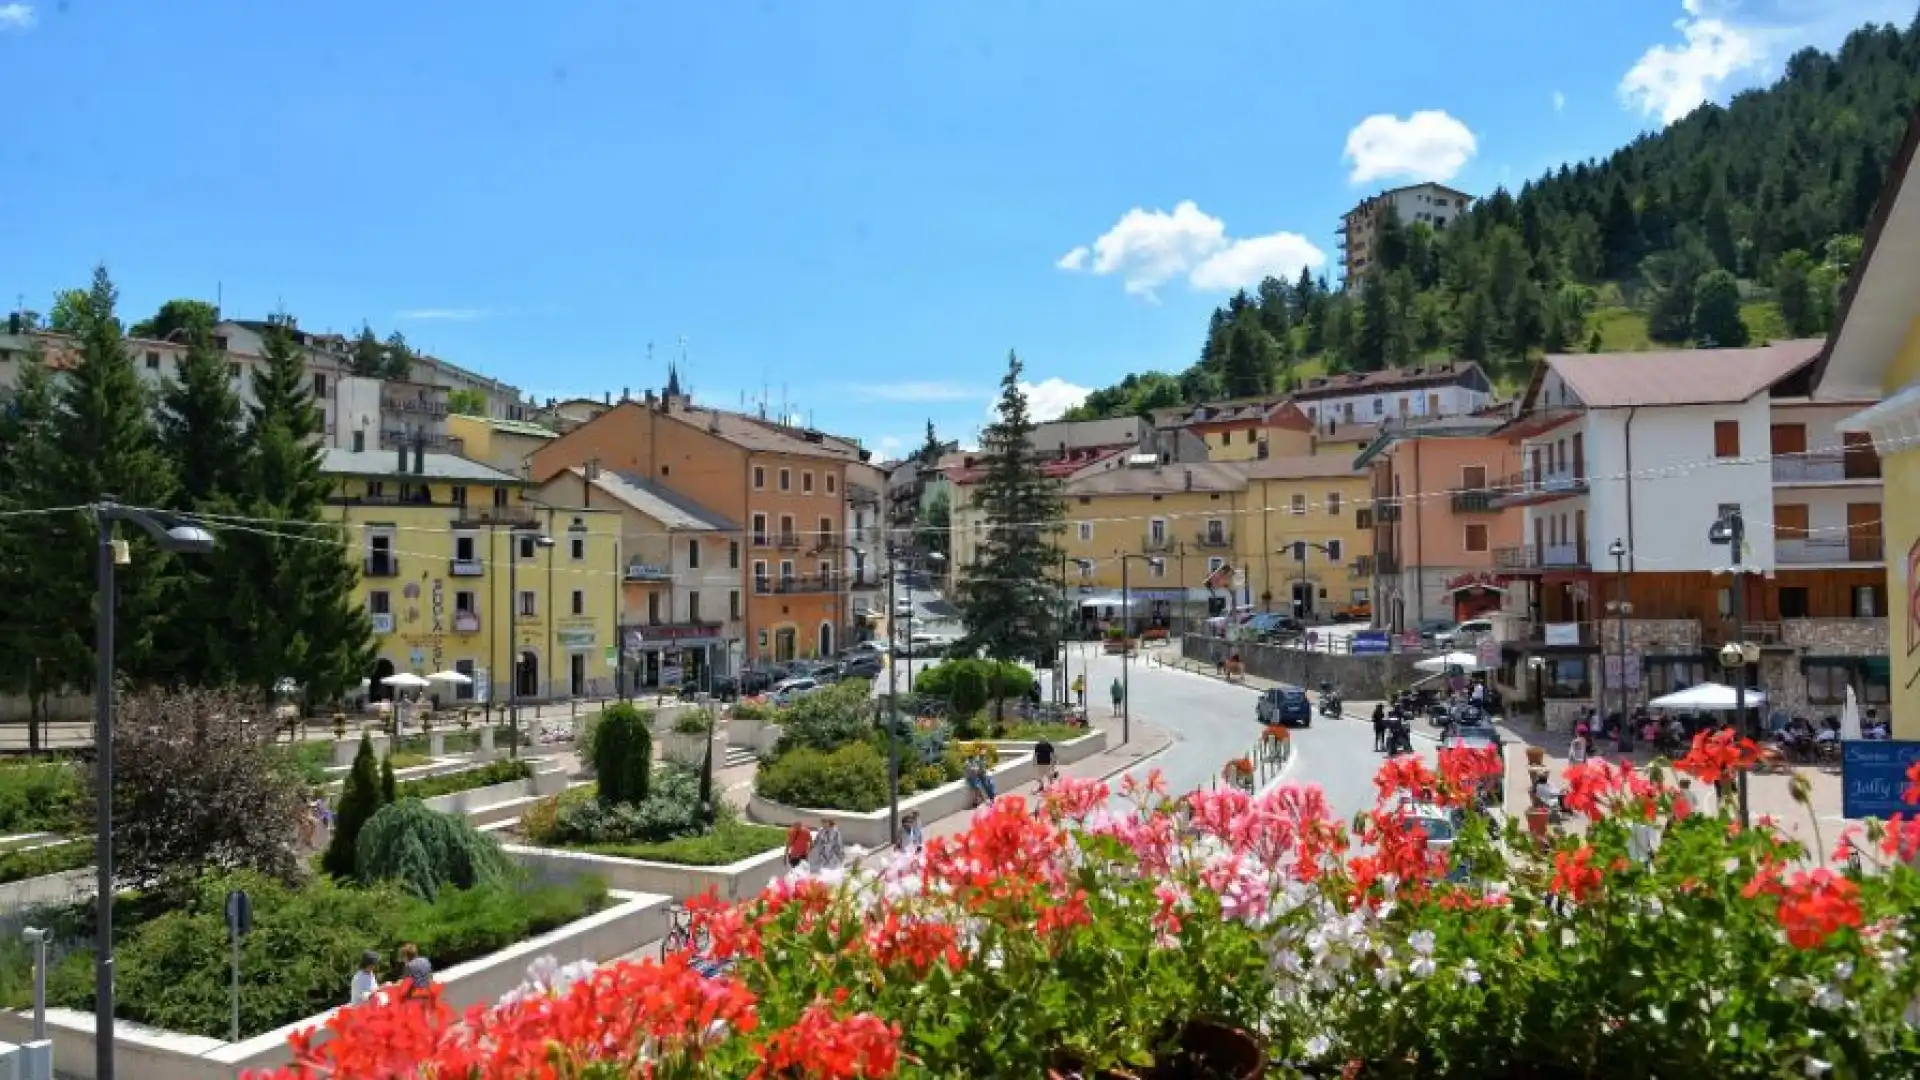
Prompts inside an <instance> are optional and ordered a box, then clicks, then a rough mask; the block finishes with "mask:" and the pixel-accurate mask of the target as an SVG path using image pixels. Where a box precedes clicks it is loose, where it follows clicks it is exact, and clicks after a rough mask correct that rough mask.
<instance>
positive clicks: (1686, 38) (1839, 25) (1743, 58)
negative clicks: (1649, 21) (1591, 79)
mask: <svg viewBox="0 0 1920 1080" xmlns="http://www.w3.org/2000/svg"><path fill="white" fill-rule="evenodd" d="M1680 10H1681V15H1680V18H1678V19H1676V20H1674V24H1673V26H1674V29H1675V30H1676V31H1678V34H1679V39H1680V40H1679V41H1677V42H1664V43H1661V44H1657V45H1654V46H1652V47H1651V48H1649V49H1648V50H1647V51H1646V52H1645V53H1643V54H1641V56H1640V59H1639V60H1637V61H1635V62H1634V65H1633V66H1632V67H1631V68H1629V69H1628V70H1627V73H1626V74H1625V75H1623V76H1621V78H1620V85H1619V87H1618V92H1619V95H1620V100H1621V102H1622V104H1624V105H1625V106H1626V107H1627V108H1629V109H1631V110H1633V111H1635V112H1638V113H1640V114H1642V115H1644V116H1657V117H1659V118H1660V122H1661V123H1662V124H1663V125H1664V124H1671V123H1673V122H1674V121H1675V120H1679V119H1680V118H1682V117H1684V116H1686V115H1687V114H1688V113H1690V112H1692V111H1693V110H1694V109H1696V108H1698V107H1699V106H1700V105H1701V104H1702V103H1703V102H1707V101H1712V100H1716V99H1718V98H1720V97H1722V96H1723V95H1724V94H1726V93H1727V92H1729V91H1732V90H1738V89H1741V88H1742V87H1744V86H1749V85H1753V84H1755V83H1757V82H1759V81H1760V79H1761V78H1762V77H1763V76H1766V75H1767V74H1769V73H1770V72H1771V70H1772V68H1773V61H1774V60H1775V59H1776V58H1780V57H1784V56H1787V55H1788V54H1790V53H1792V52H1793V51H1795V50H1797V49H1801V48H1804V47H1806V46H1809V45H1811V46H1816V47H1819V48H1832V47H1834V46H1836V45H1838V44H1839V43H1840V42H1841V40H1842V39H1844V38H1845V37H1846V35H1847V34H1848V33H1850V32H1852V31H1853V29H1854V28H1856V27H1858V26H1860V25H1861V24H1862V23H1866V22H1893V23H1895V24H1897V25H1899V26H1905V25H1906V24H1907V23H1908V22H1910V21H1911V20H1912V18H1913V4H1912V2H1911V0H1681V4H1680Z"/></svg>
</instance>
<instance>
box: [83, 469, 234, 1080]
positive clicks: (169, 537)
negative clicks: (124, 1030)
mask: <svg viewBox="0 0 1920 1080" xmlns="http://www.w3.org/2000/svg"><path fill="white" fill-rule="evenodd" d="M93 520H94V525H95V526H96V528H97V529H98V531H99V551H98V558H97V560H96V562H95V564H94V594H95V603H96V604H97V605H98V616H97V618H96V621H95V624H94V643H93V649H94V660H95V662H96V664H97V665H98V667H97V669H96V670H95V672H94V676H93V679H94V687H93V750H94V786H95V788H96V790H97V795H96V797H95V799H94V802H95V810H94V815H95V817H94V829H95V832H94V853H93V855H94V868H95V872H96V875H97V876H96V878H95V882H96V885H95V893H94V898H93V910H94V927H93V942H94V943H93V1018H94V1019H93V1024H94V1028H93V1030H94V1038H93V1061H94V1065H93V1069H94V1073H93V1074H94V1076H96V1077H99V1078H100V1080H113V667H114V660H113V647H114V646H113V634H114V629H115V627H114V621H115V618H116V610H115V609H116V605H115V603H114V601H115V599H116V596H117V593H118V586H117V585H116V584H115V581H114V568H115V567H117V566H122V565H125V564H127V563H130V562H132V561H133V558H132V554H131V552H129V551H128V549H127V544H126V541H124V540H119V539H116V538H115V537H114V535H113V532H114V525H115V524H116V523H118V522H122V521H125V522H127V523H129V524H132V525H137V526H139V527H140V530H141V531H142V532H144V533H146V534H147V535H148V536H150V537H152V538H153V540H154V542H155V543H157V544H159V545H160V550H161V551H167V552H172V553H174V554H176V555H205V554H207V553H209V552H211V551H212V550H213V534H212V533H210V532H208V531H207V530H205V529H203V528H200V527H199V526H197V525H190V524H178V523H176V524H168V523H167V522H165V521H162V520H161V519H159V518H156V517H154V516H153V515H151V514H148V513H146V512H145V511H142V510H136V509H134V508H133V507H130V506H121V505H120V504H118V503H116V502H115V501H114V499H113V496H111V495H102V496H100V501H99V502H97V503H95V504H94V506H93Z"/></svg>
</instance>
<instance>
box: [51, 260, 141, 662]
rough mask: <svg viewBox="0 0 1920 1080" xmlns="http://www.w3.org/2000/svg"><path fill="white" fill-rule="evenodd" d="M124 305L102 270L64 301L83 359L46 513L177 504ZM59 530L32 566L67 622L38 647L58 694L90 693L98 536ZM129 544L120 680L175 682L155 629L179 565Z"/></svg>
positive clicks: (60, 397) (84, 528)
mask: <svg viewBox="0 0 1920 1080" xmlns="http://www.w3.org/2000/svg"><path fill="white" fill-rule="evenodd" d="M118 301H119V295H118V293H117V291H116V290H115V289H114V286H113V281H112V279H111V278H109V277H108V275H107V270H106V267H104V266H102V267H99V268H98V269H96V270H95V271H94V274H93V283H92V285H91V286H90V287H89V288H88V289H87V290H86V291H85V292H84V293H82V294H81V295H80V296H79V297H77V298H75V297H72V296H67V297H66V298H65V302H66V303H67V305H68V307H69V316H68V318H69V320H70V325H71V326H72V327H73V334H74V347H75V349H76V353H77V355H76V358H75V362H74V364H73V365H72V366H71V367H70V368H68V369H67V371H66V373H65V378H64V379H62V380H61V381H60V385H59V389H58V391H57V393H56V400H57V401H58V406H57V413H56V418H55V421H54V438H53V442H52V454H51V455H50V459H49V461H48V465H47V470H46V474H45V477H46V490H45V491H44V492H43V497H44V498H45V499H46V500H47V502H46V505H50V506H83V505H87V504H90V503H93V502H96V501H97V500H99V499H100V497H101V496H102V495H111V496H113V497H114V498H115V499H116V500H117V501H119V502H121V503H123V504H125V505H128V506H140V507H151V508H165V507H168V506H170V505H172V503H173V498H174V483H173V475H172V470H171V468H170V467H169V463H168V461H167V456H166V454H165V452H164V451H163V450H162V449H161V447H160V440H159V438H158V436H157V435H156V433H155V431H154V424H153V399H152V396H151V395H150V394H149V393H148V392H147V388H146V386H145V385H144V384H142V383H141V381H140V374H139V371H138V369H136V368H135V366H134V361H133V356H132V355H131V354H130V353H129V352H128V351H127V349H126V345H125V342H124V339H123V338H122V336H121V331H120V320H119V318H118V317H117V315H116V314H115V307H116V305H117V303H118ZM60 524H61V526H62V529H61V532H60V533H59V535H58V536H57V537H56V538H54V539H55V542H53V543H51V544H49V545H47V546H46V548H45V549H43V550H41V551H40V552H39V553H38V554H37V556H36V558H35V560H34V574H35V577H36V578H37V579H38V580H39V585H40V587H42V588H44V589H45V590H46V597H45V601H46V603H47V604H48V607H49V610H53V611H60V612H63V613H64V614H63V618H62V619H61V621H60V624H59V625H58V627H57V628H55V629H54V632H53V633H51V634H49V635H48V636H47V637H46V638H45V639H43V641H42V642H41V643H40V657H41V660H42V664H43V667H44V668H45V669H46V674H47V676H48V678H50V679H51V681H52V684H53V685H55V686H65V687H74V688H78V687H85V686H92V685H93V681H94V656H93V632H94V617H95V604H94V548H95V537H96V536H97V535H98V528H97V526H96V525H95V523H94V520H93V516H92V515H91V514H90V513H86V512H75V513H69V514H66V515H62V517H61V519H60ZM126 539H128V540H129V541H131V543H132V547H133V552H134V554H133V558H132V561H131V562H130V563H128V564H127V565H124V566H121V567H120V568H119V571H118V574H117V581H118V584H119V596H118V598H117V604H118V614H119V619H118V624H117V625H118V634H117V636H116V640H115V655H116V660H117V667H118V671H119V672H120V673H122V674H124V675H126V676H128V677H130V678H132V679H133V680H134V681H136V682H143V681H146V680H148V679H151V678H160V677H172V676H173V675H174V674H175V673H174V672H173V671H171V670H169V669H168V668H167V665H165V663H164V662H161V661H160V660H159V658H157V657H156V656H155V653H154V630H155V627H156V626H158V625H159V623H160V620H161V619H162V618H164V617H166V615H167V613H168V609H169V600H170V599H171V589H170V587H169V583H168V579H169V577H171V576H172V572H173V565H172V564H173V562H174V558H173V556H170V555H168V554H166V553H165V552H162V551H160V550H159V549H158V548H157V547H156V546H154V545H153V544H151V543H149V542H147V541H145V540H144V539H143V538H142V537H139V536H135V535H133V534H130V533H129V534H127V535H126Z"/></svg>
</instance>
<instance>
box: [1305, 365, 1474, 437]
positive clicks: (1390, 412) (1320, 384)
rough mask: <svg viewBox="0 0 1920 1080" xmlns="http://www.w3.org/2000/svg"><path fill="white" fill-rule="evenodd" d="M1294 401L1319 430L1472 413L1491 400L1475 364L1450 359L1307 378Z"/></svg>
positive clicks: (1335, 429) (1325, 430)
mask: <svg viewBox="0 0 1920 1080" xmlns="http://www.w3.org/2000/svg"><path fill="white" fill-rule="evenodd" d="M1293 403H1294V404H1295V405H1297V406H1299V407H1300V410H1301V411H1302V412H1304V413H1306V414H1307V419H1309V420H1312V421H1313V422H1314V428H1315V430H1316V431H1320V432H1323V433H1324V432H1327V431H1329V430H1334V431H1337V430H1338V429H1339V428H1341V427H1345V426H1350V425H1353V424H1375V425H1377V424H1383V423H1387V422H1389V421H1393V420H1408V419H1416V418H1420V419H1430V418H1434V417H1441V416H1467V415H1470V414H1472V413H1477V412H1479V411H1481V410H1483V409H1485V408H1487V407H1488V406H1489V405H1492V404H1493V382H1492V381H1491V380H1489V379H1488V378H1487V373H1486V372H1485V371H1484V370H1482V369H1481V367H1480V365H1479V364H1476V363H1473V362H1472V361H1457V362H1456V361H1449V362H1447V363H1443V364H1434V365H1430V366H1427V367H1420V368H1388V369H1386V370H1384V371H1365V372H1362V371H1355V372H1349V373H1347V374H1345V375H1329V376H1327V377H1325V378H1320V379H1308V380H1307V381H1306V382H1304V383H1302V384H1301V385H1300V386H1298V387H1296V388H1295V389H1294V392H1293Z"/></svg>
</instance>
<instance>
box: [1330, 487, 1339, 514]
mask: <svg viewBox="0 0 1920 1080" xmlns="http://www.w3.org/2000/svg"><path fill="white" fill-rule="evenodd" d="M1327 516H1328V517H1339V516H1340V493H1339V492H1337V491H1329V492H1327Z"/></svg>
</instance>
